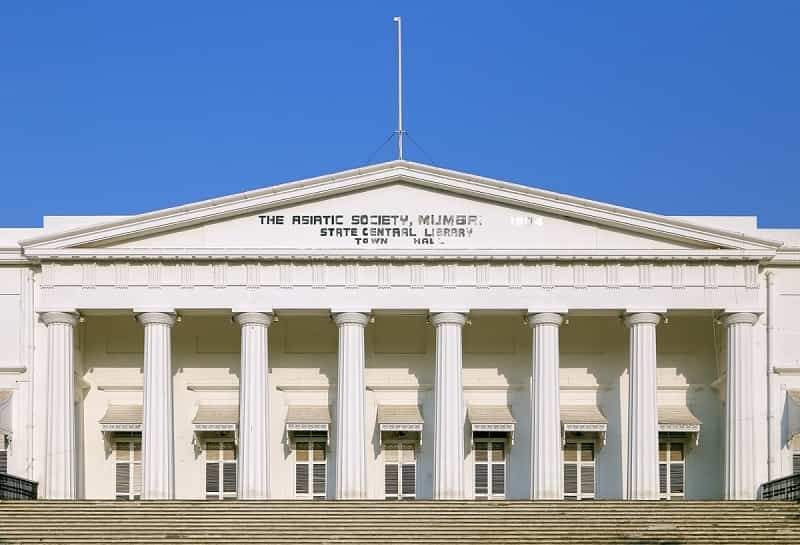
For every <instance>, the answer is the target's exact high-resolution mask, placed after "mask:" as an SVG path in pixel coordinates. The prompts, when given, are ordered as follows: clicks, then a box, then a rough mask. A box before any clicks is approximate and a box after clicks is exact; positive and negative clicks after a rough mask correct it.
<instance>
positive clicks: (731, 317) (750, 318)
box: [719, 312, 758, 326]
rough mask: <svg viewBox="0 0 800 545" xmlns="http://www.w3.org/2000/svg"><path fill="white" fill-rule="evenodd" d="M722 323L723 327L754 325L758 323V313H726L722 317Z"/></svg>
mask: <svg viewBox="0 0 800 545" xmlns="http://www.w3.org/2000/svg"><path fill="white" fill-rule="evenodd" d="M719 318H720V321H721V322H722V324H723V325H726V326H729V325H733V324H747V325H754V324H755V323H756V322H757V321H758V313H756V312H724V313H722V315H720V317H719Z"/></svg>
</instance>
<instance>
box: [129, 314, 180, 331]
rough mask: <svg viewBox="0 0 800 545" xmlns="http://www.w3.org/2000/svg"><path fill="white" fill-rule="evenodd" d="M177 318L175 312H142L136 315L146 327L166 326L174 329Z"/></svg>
mask: <svg viewBox="0 0 800 545" xmlns="http://www.w3.org/2000/svg"><path fill="white" fill-rule="evenodd" d="M175 318H176V316H175V312H141V313H138V314H136V319H137V320H139V323H140V324H142V325H144V326H147V325H151V324H164V325H167V326H169V327H172V326H173V325H175Z"/></svg>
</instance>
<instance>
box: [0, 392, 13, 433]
mask: <svg viewBox="0 0 800 545" xmlns="http://www.w3.org/2000/svg"><path fill="white" fill-rule="evenodd" d="M12 422H13V419H12V418H11V392H0V435H11V431H12V429H11V423H12ZM1 439H2V437H0V440H1Z"/></svg>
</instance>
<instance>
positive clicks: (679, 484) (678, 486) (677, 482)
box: [669, 463, 683, 494]
mask: <svg viewBox="0 0 800 545" xmlns="http://www.w3.org/2000/svg"><path fill="white" fill-rule="evenodd" d="M669 492H670V494H683V464H682V463H678V464H670V466H669Z"/></svg>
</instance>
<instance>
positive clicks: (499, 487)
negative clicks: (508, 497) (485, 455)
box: [492, 463, 506, 495]
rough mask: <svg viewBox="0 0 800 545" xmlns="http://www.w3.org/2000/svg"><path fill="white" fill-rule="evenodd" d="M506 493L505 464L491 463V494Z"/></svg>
mask: <svg viewBox="0 0 800 545" xmlns="http://www.w3.org/2000/svg"><path fill="white" fill-rule="evenodd" d="M505 493H506V466H505V464H502V463H501V464H492V494H496V495H502V494H505Z"/></svg>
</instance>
